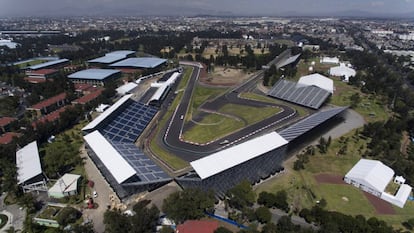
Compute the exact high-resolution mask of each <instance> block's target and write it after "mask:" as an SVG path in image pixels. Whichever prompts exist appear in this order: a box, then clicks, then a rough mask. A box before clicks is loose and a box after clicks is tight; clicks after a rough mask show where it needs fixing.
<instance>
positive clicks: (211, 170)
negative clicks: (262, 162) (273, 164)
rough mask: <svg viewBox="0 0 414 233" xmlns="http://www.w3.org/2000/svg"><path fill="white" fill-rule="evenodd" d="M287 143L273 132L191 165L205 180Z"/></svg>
mask: <svg viewBox="0 0 414 233" xmlns="http://www.w3.org/2000/svg"><path fill="white" fill-rule="evenodd" d="M287 143H288V141H286V140H285V139H284V138H283V137H281V136H280V135H279V134H278V133H276V132H272V133H269V134H265V135H263V136H260V137H257V138H254V139H251V140H249V141H247V142H244V143H242V144H239V145H236V146H233V147H230V148H228V149H225V150H222V151H219V152H217V153H214V154H212V155H209V156H207V157H204V158H202V159H198V160H195V161H193V162H191V163H190V164H191V166H192V167H193V168H194V170H195V171H196V172H197V174H198V175H199V176H200V178H201V179H205V178H208V177H210V176H213V175H216V174H218V173H220V172H222V171H225V170H227V169H229V168H232V167H234V166H237V165H239V164H241V163H244V162H246V161H249V160H251V159H253V158H256V157H258V156H260V155H262V154H264V153H266V152H269V151H272V150H274V149H276V148H279V147H281V146H283V145H286V144H287Z"/></svg>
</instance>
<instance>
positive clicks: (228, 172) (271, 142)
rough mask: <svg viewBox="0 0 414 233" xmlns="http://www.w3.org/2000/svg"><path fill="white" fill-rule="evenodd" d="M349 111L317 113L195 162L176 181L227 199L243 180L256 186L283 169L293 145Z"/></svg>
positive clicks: (335, 109) (341, 109) (337, 110)
mask: <svg viewBox="0 0 414 233" xmlns="http://www.w3.org/2000/svg"><path fill="white" fill-rule="evenodd" d="M346 109H347V107H339V108H332V109H328V110H323V111H320V112H316V113H315V114H313V115H311V116H309V117H307V118H305V119H303V120H301V121H299V122H297V123H296V124H294V125H292V126H290V127H288V128H286V129H283V130H282V131H280V132H279V133H277V132H271V133H268V134H265V135H262V136H259V137H256V138H253V139H251V140H249V141H246V142H243V143H241V144H238V145H235V146H233V147H230V148H228V149H225V150H222V151H219V152H217V153H214V154H211V155H208V156H206V157H204V158H201V159H198V160H195V161H193V162H191V163H190V165H191V167H192V168H193V171H190V172H189V173H187V174H185V175H183V176H181V177H178V178H176V180H177V182H178V183H179V184H180V185H181V186H183V187H184V188H187V187H196V188H200V189H202V190H213V191H214V192H215V193H216V195H217V196H218V197H224V195H225V193H226V192H227V190H229V189H230V188H232V187H233V186H235V185H236V184H238V183H240V182H241V181H243V180H247V181H249V182H251V183H253V184H254V183H257V182H260V180H262V179H266V178H268V177H269V176H271V175H273V174H275V173H277V172H278V171H281V170H283V167H282V162H283V161H284V160H285V158H286V157H287V155H288V153H289V148H290V146H294V145H297V142H298V140H301V136H303V135H305V134H309V133H310V131H312V129H315V128H316V127H323V125H324V124H325V123H326V122H327V121H329V120H331V119H332V118H334V117H337V116H338V117H340V116H341V113H343V112H344V111H345V110H346ZM292 142H293V144H291V143H292Z"/></svg>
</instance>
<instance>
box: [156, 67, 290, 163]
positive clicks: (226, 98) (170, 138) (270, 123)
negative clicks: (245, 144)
mask: <svg viewBox="0 0 414 233" xmlns="http://www.w3.org/2000/svg"><path fill="white" fill-rule="evenodd" d="M262 74H263V72H262V71H260V72H258V73H257V74H256V75H255V76H253V77H252V78H251V79H249V80H248V81H247V82H245V83H243V84H241V85H239V86H237V87H234V88H232V89H231V90H230V91H228V92H226V93H225V94H223V95H221V96H219V97H217V98H216V99H214V100H212V101H211V102H207V103H205V104H203V105H202V106H201V107H200V110H204V111H205V112H204V113H202V114H200V115H201V116H199V118H200V119H201V118H202V117H204V116H205V115H207V114H208V112H217V111H218V109H220V108H221V107H222V106H224V105H225V104H228V103H233V104H239V105H245V106H246V105H247V106H254V107H265V106H273V107H279V108H280V109H282V112H281V113H279V114H277V115H275V116H272V117H270V118H267V119H265V120H263V121H261V122H258V123H256V124H254V125H250V126H248V127H246V128H243V129H241V130H239V131H237V132H235V133H233V134H230V135H228V136H226V137H225V138H222V139H219V140H216V141H214V142H211V143H208V144H204V145H199V144H194V143H189V142H185V141H183V140H182V139H181V135H182V132H183V131H185V130H186V129H189V128H191V127H192V126H194V123H193V122H188V123H186V124H184V120H183V118H184V117H185V114H186V112H188V111H187V110H188V108H189V105H190V99H191V96H192V94H193V90H194V89H195V85H196V84H197V81H198V78H199V75H200V68H199V67H198V66H193V72H192V75H191V78H190V80H189V83H188V86H187V88H186V90H185V92H184V94H183V97H182V101H181V103H180V104H179V105H178V107H177V108H176V111H175V113H174V114H173V116H172V118H171V119H170V122H169V125H167V126H166V128H165V129H164V130H165V134H164V137H163V138H162V139H158V140H159V141H162V142H163V143H164V146H165V147H167V148H168V150H170V151H173V152H175V153H176V154H177V155H178V156H180V157H181V158H183V159H184V160H186V161H193V160H195V159H198V158H201V157H203V156H206V155H208V154H211V153H214V152H216V151H219V150H221V149H223V148H225V147H228V146H231V145H234V144H236V143H239V142H240V141H242V140H245V139H246V138H247V137H251V136H253V135H255V134H257V133H259V132H261V131H263V130H266V129H268V128H270V127H274V126H275V125H278V124H283V123H284V122H285V121H287V120H290V119H291V118H293V117H295V116H296V115H297V114H296V112H295V110H294V109H292V108H290V107H288V106H285V105H278V104H270V103H264V102H260V101H255V100H247V99H241V98H240V97H239V93H241V92H247V91H250V90H252V89H254V88H255V86H256V82H257V80H258V79H260V78H261V76H262ZM223 140H228V141H229V143H228V144H226V145H224V146H223V145H220V142H221V141H223Z"/></svg>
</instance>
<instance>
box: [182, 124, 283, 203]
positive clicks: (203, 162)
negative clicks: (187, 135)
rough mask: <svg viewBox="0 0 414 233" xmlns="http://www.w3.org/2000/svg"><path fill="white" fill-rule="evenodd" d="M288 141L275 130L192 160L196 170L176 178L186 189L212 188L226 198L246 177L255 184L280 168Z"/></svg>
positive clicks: (218, 194)
mask: <svg viewBox="0 0 414 233" xmlns="http://www.w3.org/2000/svg"><path fill="white" fill-rule="evenodd" d="M287 143H288V142H287V141H286V140H285V139H284V138H282V137H281V136H280V135H279V134H277V133H276V132H272V133H269V134H266V135H262V136H259V137H257V138H254V139H251V140H249V141H246V142H244V143H241V144H238V145H236V146H233V147H230V148H228V149H225V150H222V151H219V152H217V153H214V154H212V155H209V156H206V157H204V158H201V159H198V160H195V161H193V162H191V163H190V164H191V166H192V167H193V169H194V171H191V172H189V173H187V174H185V175H184V176H181V177H178V178H176V180H177V182H178V183H179V184H180V185H181V186H183V187H184V188H186V187H197V188H200V189H202V190H213V191H214V192H215V193H216V195H217V196H219V197H223V196H224V195H225V193H226V192H227V190H229V189H230V188H232V187H233V186H234V185H236V184H238V183H240V182H241V181H243V180H248V181H249V182H251V183H256V182H259V181H260V180H261V179H264V178H267V177H269V176H270V175H272V174H274V173H276V172H278V171H280V170H281V169H282V166H281V163H282V162H283V160H284V159H285V149H286V145H287Z"/></svg>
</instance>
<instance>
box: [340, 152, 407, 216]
mask: <svg viewBox="0 0 414 233" xmlns="http://www.w3.org/2000/svg"><path fill="white" fill-rule="evenodd" d="M393 177H394V171H393V170H392V169H391V168H389V167H387V166H386V165H384V164H383V163H382V162H380V161H376V160H369V159H360V160H359V161H358V163H357V164H355V166H354V167H352V169H351V170H350V171H349V172H348V173H347V174H346V175H345V177H344V181H345V182H346V183H348V184H352V185H353V186H355V187H357V188H360V189H362V190H363V191H365V192H368V193H371V194H372V195H374V196H377V197H379V198H381V199H383V200H384V201H387V202H389V203H391V204H393V205H396V206H398V207H401V208H402V207H404V204H405V202H406V201H407V198H408V196H409V195H410V194H411V187H410V186H409V185H406V184H403V185H401V186H400V188H399V189H398V191H397V193H396V194H395V195H392V194H389V193H387V192H385V188H386V187H387V185H388V184H389V183H390V181H391V180H393Z"/></svg>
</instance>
